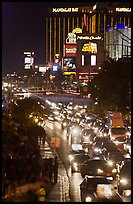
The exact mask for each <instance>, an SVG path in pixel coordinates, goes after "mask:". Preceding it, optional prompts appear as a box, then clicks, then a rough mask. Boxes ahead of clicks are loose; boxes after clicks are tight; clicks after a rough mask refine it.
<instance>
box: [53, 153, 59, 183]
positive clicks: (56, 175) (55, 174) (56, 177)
mask: <svg viewBox="0 0 133 204" xmlns="http://www.w3.org/2000/svg"><path fill="white" fill-rule="evenodd" d="M53 173H54V183H57V179H58V157H57V156H55V158H54V164H53Z"/></svg>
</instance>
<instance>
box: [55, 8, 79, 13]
mask: <svg viewBox="0 0 133 204" xmlns="http://www.w3.org/2000/svg"><path fill="white" fill-rule="evenodd" d="M78 11H79V8H53V10H52V12H56V13H59V12H61V13H63V12H78Z"/></svg>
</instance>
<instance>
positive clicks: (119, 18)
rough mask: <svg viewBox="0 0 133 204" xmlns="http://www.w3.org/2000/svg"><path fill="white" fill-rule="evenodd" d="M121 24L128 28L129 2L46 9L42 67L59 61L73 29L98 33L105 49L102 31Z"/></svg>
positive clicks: (129, 23)
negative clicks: (43, 61)
mask: <svg viewBox="0 0 133 204" xmlns="http://www.w3.org/2000/svg"><path fill="white" fill-rule="evenodd" d="M119 23H123V24H124V25H125V26H128V28H131V2H125V3H124V2H96V3H95V2H94V3H88V5H87V6H83V7H63V8H61V7H59V8H57V7H56V8H55V7H54V8H49V11H48V16H47V18H46V40H45V43H46V63H48V62H55V58H56V56H57V55H58V57H59V59H60V60H62V58H63V57H64V49H65V48H64V47H65V44H66V39H67V37H68V34H69V33H71V32H72V31H73V30H74V29H75V28H80V29H82V30H84V26H85V27H86V32H88V33H89V34H95V33H100V34H101V35H102V36H103V39H104V45H103V46H104V47H106V45H105V44H106V27H107V26H112V27H115V26H117V25H118V24H119Z"/></svg>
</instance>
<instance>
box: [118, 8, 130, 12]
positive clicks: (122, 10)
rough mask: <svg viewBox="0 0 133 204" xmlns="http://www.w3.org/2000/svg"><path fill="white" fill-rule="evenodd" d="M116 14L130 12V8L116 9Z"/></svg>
mask: <svg viewBox="0 0 133 204" xmlns="http://www.w3.org/2000/svg"><path fill="white" fill-rule="evenodd" d="M116 11H118V12H131V8H116Z"/></svg>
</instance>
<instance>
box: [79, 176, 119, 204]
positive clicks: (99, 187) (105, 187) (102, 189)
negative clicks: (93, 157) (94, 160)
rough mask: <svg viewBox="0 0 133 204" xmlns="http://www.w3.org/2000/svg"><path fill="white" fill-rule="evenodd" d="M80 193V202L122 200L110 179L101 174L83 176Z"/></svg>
mask: <svg viewBox="0 0 133 204" xmlns="http://www.w3.org/2000/svg"><path fill="white" fill-rule="evenodd" d="M80 195H81V202H123V201H122V198H121V196H120V195H119V193H117V191H116V190H115V188H114V187H113V185H112V184H111V183H110V181H109V180H108V179H107V178H105V177H102V176H85V178H84V180H83V181H82V182H81V184H80Z"/></svg>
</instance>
